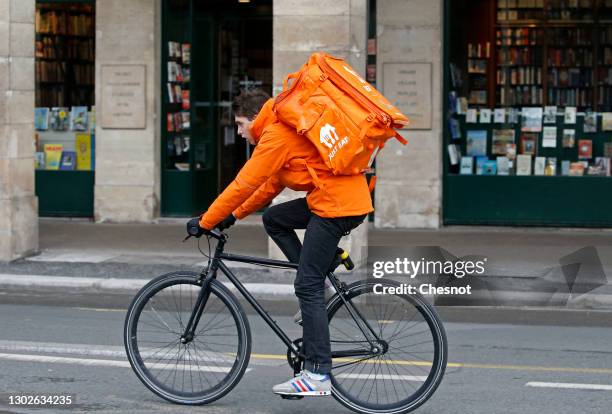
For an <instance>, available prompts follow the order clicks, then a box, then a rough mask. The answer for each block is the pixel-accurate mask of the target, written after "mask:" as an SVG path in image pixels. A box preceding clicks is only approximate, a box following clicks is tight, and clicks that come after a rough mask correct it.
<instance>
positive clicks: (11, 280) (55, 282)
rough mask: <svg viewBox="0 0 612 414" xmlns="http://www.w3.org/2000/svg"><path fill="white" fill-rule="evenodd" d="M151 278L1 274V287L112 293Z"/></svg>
mask: <svg viewBox="0 0 612 414" xmlns="http://www.w3.org/2000/svg"><path fill="white" fill-rule="evenodd" d="M150 281H151V280H150V279H123V278H107V279H102V278H98V277H70V276H44V275H19V274H0V288H25V289H36V290H40V289H45V288H47V289H53V290H65V289H75V290H79V291H89V292H101V291H108V292H109V293H113V292H115V293H128V292H129V293H136V292H137V291H138V290H139V289H140V288H142V287H143V286H144V285H146V284H147V283H149V282H150ZM222 283H223V285H225V286H226V287H227V288H228V289H230V290H231V291H232V292H234V293H236V292H237V289H236V287H235V286H234V285H233V284H231V283H229V282H222ZM244 287H245V288H246V289H247V290H249V292H251V293H252V294H253V295H255V296H261V297H279V298H283V299H284V298H285V297H289V296H290V297H292V298H295V291H294V288H293V285H290V284H279V283H244Z"/></svg>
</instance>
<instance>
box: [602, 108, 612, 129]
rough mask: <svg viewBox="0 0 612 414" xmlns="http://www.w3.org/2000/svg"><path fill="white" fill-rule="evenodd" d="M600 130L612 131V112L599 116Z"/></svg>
mask: <svg viewBox="0 0 612 414" xmlns="http://www.w3.org/2000/svg"><path fill="white" fill-rule="evenodd" d="M601 130H602V131H612V112H604V113H602V114H601Z"/></svg>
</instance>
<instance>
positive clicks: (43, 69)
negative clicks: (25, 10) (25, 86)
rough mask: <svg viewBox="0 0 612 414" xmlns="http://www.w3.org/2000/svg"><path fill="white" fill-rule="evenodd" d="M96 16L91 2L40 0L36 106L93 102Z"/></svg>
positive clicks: (76, 104)
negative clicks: (59, 2)
mask: <svg viewBox="0 0 612 414" xmlns="http://www.w3.org/2000/svg"><path fill="white" fill-rule="evenodd" d="M94 26H95V16H94V11H93V5H91V4H79V3H70V4H58V3H55V4H54V3H47V2H44V3H43V2H37V4H36V14H35V44H34V57H35V63H34V76H35V80H36V95H35V100H36V106H37V107H53V106H72V105H74V106H85V105H88V106H89V105H92V104H93V103H94V83H95V65H94V62H95V50H96V48H95V27H94Z"/></svg>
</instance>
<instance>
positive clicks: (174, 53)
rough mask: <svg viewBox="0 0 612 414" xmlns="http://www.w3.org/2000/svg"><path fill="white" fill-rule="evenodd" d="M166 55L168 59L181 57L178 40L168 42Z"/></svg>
mask: <svg viewBox="0 0 612 414" xmlns="http://www.w3.org/2000/svg"><path fill="white" fill-rule="evenodd" d="M168 57H169V58H170V59H181V44H180V43H179V42H173V41H169V42H168Z"/></svg>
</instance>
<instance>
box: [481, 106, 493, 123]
mask: <svg viewBox="0 0 612 414" xmlns="http://www.w3.org/2000/svg"><path fill="white" fill-rule="evenodd" d="M480 123H481V124H490V123H491V110H490V109H488V108H482V109H481V110H480Z"/></svg>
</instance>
